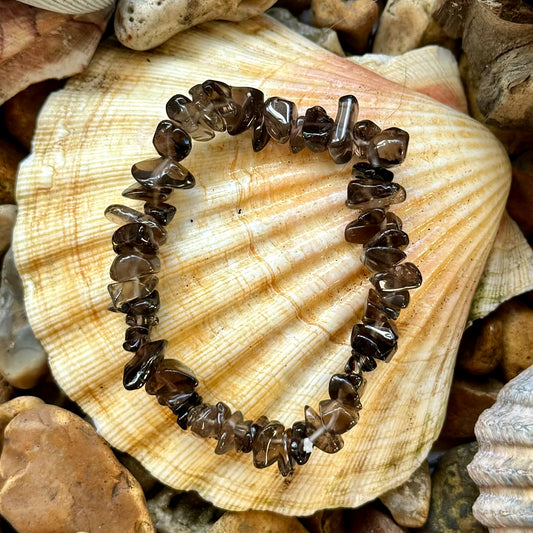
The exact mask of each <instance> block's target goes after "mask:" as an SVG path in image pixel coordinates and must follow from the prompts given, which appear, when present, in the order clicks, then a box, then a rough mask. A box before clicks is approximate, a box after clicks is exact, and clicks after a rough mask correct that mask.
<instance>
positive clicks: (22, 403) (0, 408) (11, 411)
mask: <svg viewBox="0 0 533 533" xmlns="http://www.w3.org/2000/svg"><path fill="white" fill-rule="evenodd" d="M43 404H44V402H43V401H42V400H41V398H37V397H36V396H17V397H16V398H13V399H12V400H9V401H8V402H5V403H3V404H2V405H0V450H1V449H2V447H3V445H4V430H5V429H6V426H7V425H8V424H9V422H11V420H13V418H15V417H16V416H17V415H18V414H19V413H22V412H23V411H27V410H28V409H34V408H35V407H39V406H40V405H43Z"/></svg>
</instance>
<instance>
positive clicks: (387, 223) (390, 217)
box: [381, 211, 403, 231]
mask: <svg viewBox="0 0 533 533" xmlns="http://www.w3.org/2000/svg"><path fill="white" fill-rule="evenodd" d="M402 225H403V224H402V219H401V218H400V217H399V216H398V215H396V214H394V213H393V212H392V211H387V214H386V215H385V220H384V221H383V222H382V223H381V230H382V231H385V230H387V229H402Z"/></svg>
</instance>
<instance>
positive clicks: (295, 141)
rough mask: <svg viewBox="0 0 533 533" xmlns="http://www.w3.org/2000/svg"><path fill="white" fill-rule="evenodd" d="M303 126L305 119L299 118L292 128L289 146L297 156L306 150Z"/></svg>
mask: <svg viewBox="0 0 533 533" xmlns="http://www.w3.org/2000/svg"><path fill="white" fill-rule="evenodd" d="M303 125H304V117H298V118H297V119H296V122H295V123H294V124H293V127H292V128H291V134H290V139H289V144H290V147H291V152H292V153H293V154H297V153H298V152H301V151H302V150H303V149H304V148H305V139H304V137H303V134H302V128H303Z"/></svg>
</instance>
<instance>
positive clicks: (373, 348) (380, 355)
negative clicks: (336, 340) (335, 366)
mask: <svg viewBox="0 0 533 533" xmlns="http://www.w3.org/2000/svg"><path fill="white" fill-rule="evenodd" d="M350 342H351V345H352V348H353V349H354V350H355V351H356V352H357V353H360V354H362V355H366V356H368V357H373V358H374V359H380V360H382V361H386V362H388V361H390V359H391V358H392V356H393V355H394V353H395V352H396V348H397V345H398V331H397V330H396V327H395V326H394V325H393V323H392V322H387V323H386V324H384V325H382V326H377V325H372V324H356V325H355V326H354V327H353V329H352V335H351V338H350Z"/></svg>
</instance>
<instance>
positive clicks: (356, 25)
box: [311, 0, 378, 54]
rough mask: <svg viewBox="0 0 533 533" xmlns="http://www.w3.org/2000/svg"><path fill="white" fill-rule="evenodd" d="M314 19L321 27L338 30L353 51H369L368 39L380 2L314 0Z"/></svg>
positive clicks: (357, 52) (312, 6)
mask: <svg viewBox="0 0 533 533" xmlns="http://www.w3.org/2000/svg"><path fill="white" fill-rule="evenodd" d="M311 11H312V15H313V18H312V21H313V24H314V25H315V26H317V27H319V28H331V29H333V30H336V31H337V33H338V35H339V36H340V37H341V40H342V41H343V42H345V43H346V45H347V46H348V47H349V48H350V49H351V51H352V52H353V53H356V54H363V53H365V52H366V51H367V46H368V39H369V37H370V33H371V31H372V27H373V26H374V24H375V22H376V20H377V18H378V4H377V2H374V0H357V2H343V1H342V0H312V2H311Z"/></svg>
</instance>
